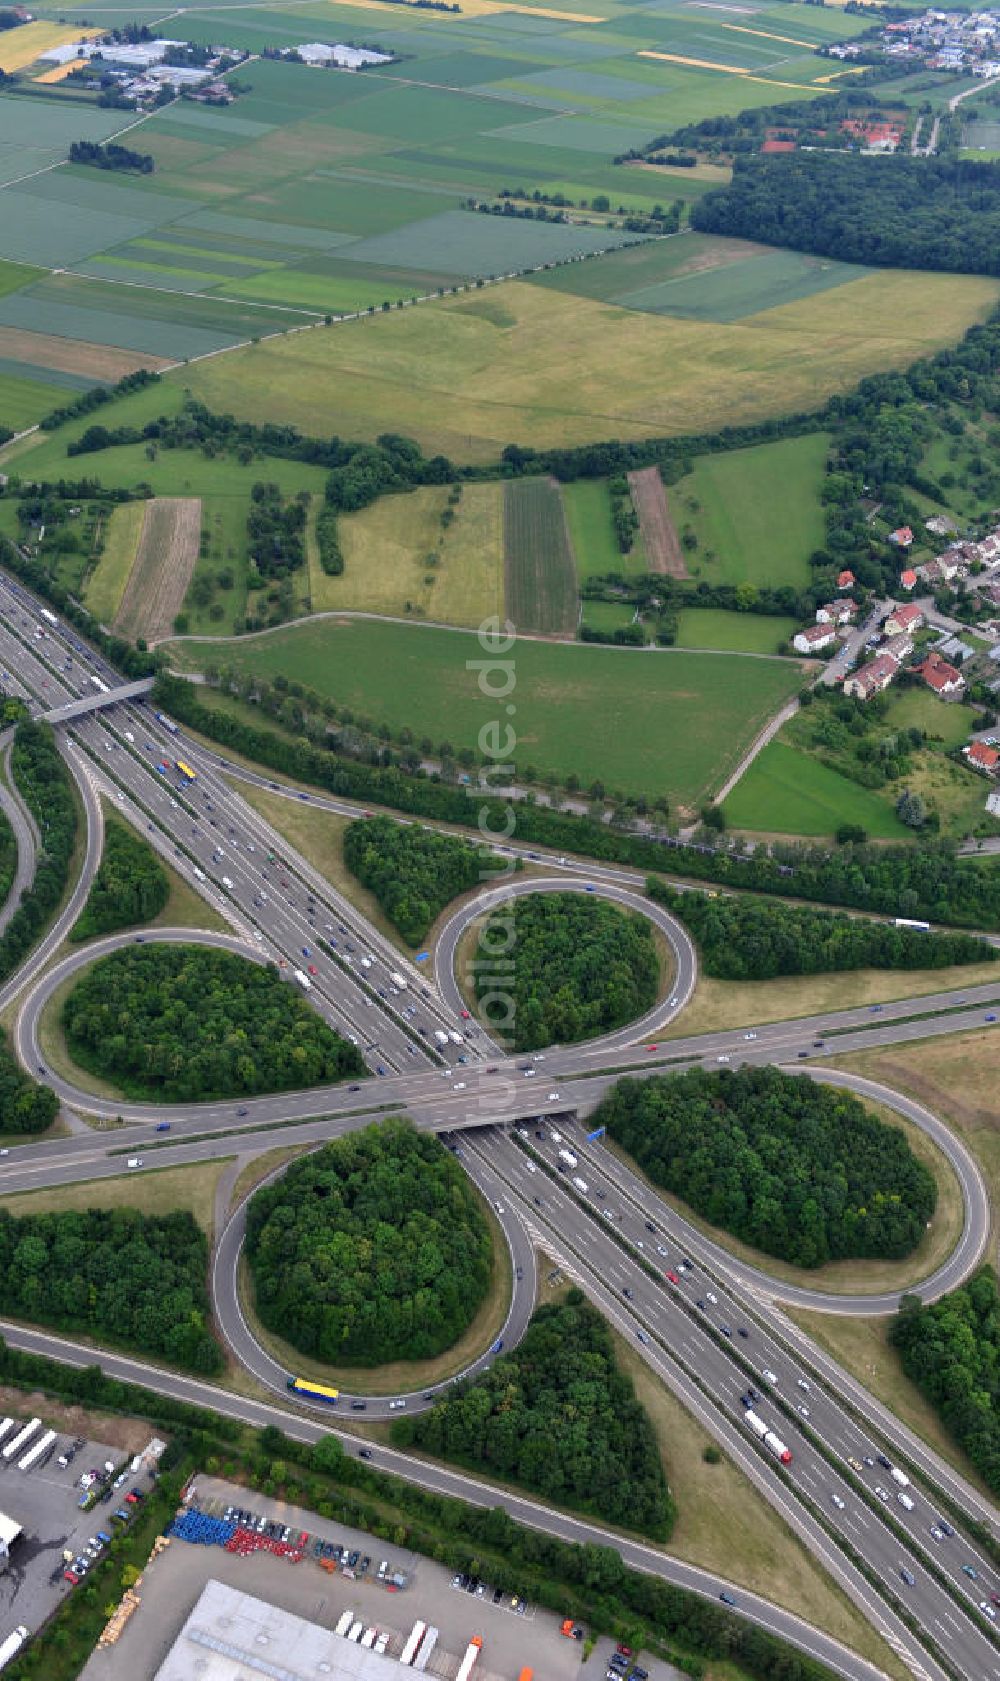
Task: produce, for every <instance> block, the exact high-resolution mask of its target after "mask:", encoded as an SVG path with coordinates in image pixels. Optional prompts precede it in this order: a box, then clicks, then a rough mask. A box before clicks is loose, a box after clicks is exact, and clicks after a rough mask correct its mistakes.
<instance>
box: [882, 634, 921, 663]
mask: <svg viewBox="0 0 1000 1681" xmlns="http://www.w3.org/2000/svg"><path fill="white" fill-rule="evenodd" d="M912 652H913V639H912V637H909V636H907V635H906V633H905V631H899V632H898V633H897V634H896V635H895V636H887V637H886V639H885V641H884V642H883V644H882V646H881V648H880V649H879V653H880V654H888V655H889V658H890V659H893V660H895V661H896V664H897V665H902V663H903V661H904V660H908V659H909V657H910V655H911V654H912Z"/></svg>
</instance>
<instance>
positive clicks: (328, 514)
mask: <svg viewBox="0 0 1000 1681" xmlns="http://www.w3.org/2000/svg"><path fill="white" fill-rule="evenodd" d="M316 547H317V548H318V550H319V563H320V565H321V566H322V568H323V571H324V572H326V573H327V575H328V576H329V577H331V578H339V577H340V574H341V573H342V572H343V570H344V552H343V550H342V548H341V546H340V533H339V531H338V530H337V515H336V513H335V512H334V510H333V509H332V508H323V509H322V510H321V512H320V513H319V514H318V515H317V516H316Z"/></svg>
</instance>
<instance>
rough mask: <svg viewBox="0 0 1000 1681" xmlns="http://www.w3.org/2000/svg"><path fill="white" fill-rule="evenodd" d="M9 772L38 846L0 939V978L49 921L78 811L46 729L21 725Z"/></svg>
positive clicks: (72, 842)
mask: <svg viewBox="0 0 1000 1681" xmlns="http://www.w3.org/2000/svg"><path fill="white" fill-rule="evenodd" d="M11 770H12V771H13V774H14V781H15V783H16V784H17V787H18V790H19V791H20V793H21V794H22V795H23V797H24V801H25V804H26V805H27V807H28V809H29V811H30V812H31V815H32V816H33V818H34V819H35V823H36V825H37V827H38V832H39V837H40V840H41V845H40V847H39V850H38V856H37V858H36V861H35V876H34V880H33V881H32V883H31V886H30V887H29V888H27V889H26V890H25V892H24V893H22V895H21V902H20V904H19V905H18V907H17V910H16V911H15V912H14V915H13V916H12V917H11V919H10V921H9V922H8V924H7V926H6V928H5V929H4V931H3V933H2V934H0V978H6V976H7V975H9V974H11V973H12V971H13V970H14V969H16V967H17V965H18V964H19V963H20V961H21V959H22V958H23V957H25V956H26V955H27V953H28V952H29V951H30V950H31V947H32V946H33V945H34V944H35V941H36V940H37V939H38V937H39V935H40V934H41V932H42V930H43V928H44V927H45V926H46V924H47V923H48V922H49V920H50V919H51V917H52V914H53V912H54V911H55V908H56V906H57V905H58V903H59V901H60V899H61V898H62V896H63V893H64V891H65V889H66V883H67V881H68V880H69V866H70V859H71V858H72V856H73V848H74V846H75V844H76V832H77V821H78V820H77V808H76V801H75V800H74V798H73V791H72V787H71V783H70V774H69V771H68V770H67V768H66V764H65V762H64V760H63V759H62V757H61V756H60V754H59V751H58V749H57V747H56V744H55V737H54V735H53V733H52V730H51V728H50V726H49V725H48V724H33V723H31V722H29V721H27V720H26V721H25V722H24V723H23V724H19V725H18V728H17V735H16V736H15V737H14V746H13V750H12V752H11Z"/></svg>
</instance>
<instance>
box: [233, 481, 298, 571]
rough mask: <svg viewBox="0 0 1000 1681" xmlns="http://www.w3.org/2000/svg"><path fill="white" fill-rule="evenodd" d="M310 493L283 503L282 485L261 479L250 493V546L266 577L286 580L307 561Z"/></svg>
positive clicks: (252, 557)
mask: <svg viewBox="0 0 1000 1681" xmlns="http://www.w3.org/2000/svg"><path fill="white" fill-rule="evenodd" d="M308 506H309V492H308V491H307V490H303V491H300V492H299V493H298V495H297V496H291V497H289V498H288V500H287V501H286V500H284V499H283V498H282V495H281V487H280V485H276V484H274V483H265V481H264V480H262V479H259V480H258V481H257V483H256V484H255V485H254V486H253V488H252V490H251V492H250V511H249V513H248V514H247V546H248V548H249V551H250V558H251V560H252V561H253V562H254V564H255V566H256V567H257V570H258V572H259V573H260V574H261V576H262V577H264V578H284V577H285V576H287V574H288V573H289V572H294V571H295V570H296V568H297V567H299V566H301V565H302V564H303V562H304V560H305V558H306V550H305V529H306V509H307V508H308Z"/></svg>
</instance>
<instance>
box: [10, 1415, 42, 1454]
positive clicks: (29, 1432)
mask: <svg viewBox="0 0 1000 1681" xmlns="http://www.w3.org/2000/svg"><path fill="white" fill-rule="evenodd" d="M41 1422H42V1421H41V1419H40V1418H33V1419H31V1420H30V1421H29V1422H28V1423H27V1424H26V1425H25V1426H24V1429H23V1430H19V1431H18V1433H17V1435H16V1436H12V1437H11V1439H10V1441H9V1442H8V1443H7V1446H6V1447H5V1448H2V1449H0V1452H2V1453H3V1456H4V1458H5V1459H13V1458H14V1456H15V1454H18V1453H23V1452H24V1450H25V1448H26V1447H27V1445H28V1438H29V1437H30V1436H33V1435H34V1434H35V1431H36V1430H37V1429H38V1426H39V1425H40V1424H41Z"/></svg>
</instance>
